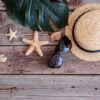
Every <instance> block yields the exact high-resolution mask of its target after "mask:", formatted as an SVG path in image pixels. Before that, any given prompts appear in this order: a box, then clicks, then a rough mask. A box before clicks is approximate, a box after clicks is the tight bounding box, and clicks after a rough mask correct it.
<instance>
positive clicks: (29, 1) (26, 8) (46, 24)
mask: <svg viewBox="0 0 100 100" xmlns="http://www.w3.org/2000/svg"><path fill="white" fill-rule="evenodd" d="M3 2H4V3H5V6H6V9H7V12H8V15H9V16H10V17H11V18H12V19H14V20H15V21H16V22H18V23H20V24H22V25H24V26H27V27H29V28H30V29H32V30H33V31H36V30H37V31H48V32H52V31H53V28H52V27H51V24H50V22H52V23H53V24H54V25H55V26H56V27H57V28H59V29H60V28H63V27H64V26H65V25H66V24H67V19H68V15H69V8H68V4H67V2H66V0H3Z"/></svg>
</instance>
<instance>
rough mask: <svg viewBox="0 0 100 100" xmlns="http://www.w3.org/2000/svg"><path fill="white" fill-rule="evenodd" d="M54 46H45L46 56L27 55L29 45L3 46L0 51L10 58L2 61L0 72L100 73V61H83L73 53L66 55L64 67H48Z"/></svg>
mask: <svg viewBox="0 0 100 100" xmlns="http://www.w3.org/2000/svg"><path fill="white" fill-rule="evenodd" d="M53 48H54V47H53V46H45V47H43V51H44V57H38V56H37V55H36V54H35V53H32V54H31V55H30V56H27V57H25V50H26V49H27V46H2V47H0V53H1V54H5V55H6V56H7V58H8V60H7V62H6V63H0V74H100V62H95V63H94V62H86V61H82V60H79V59H78V58H76V57H75V56H73V55H72V54H71V53H68V54H66V55H65V56H64V62H65V63H64V64H63V66H62V68H60V69H51V68H48V66H47V64H48V60H49V58H50V56H51V54H52V53H53Z"/></svg>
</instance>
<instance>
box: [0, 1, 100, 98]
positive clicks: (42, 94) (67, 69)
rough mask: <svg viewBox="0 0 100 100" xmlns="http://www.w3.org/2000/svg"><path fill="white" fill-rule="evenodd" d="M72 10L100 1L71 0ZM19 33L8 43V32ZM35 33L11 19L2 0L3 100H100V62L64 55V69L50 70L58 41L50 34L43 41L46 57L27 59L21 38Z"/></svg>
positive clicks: (0, 85) (0, 71) (0, 88)
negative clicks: (9, 30) (49, 64)
mask: <svg viewBox="0 0 100 100" xmlns="http://www.w3.org/2000/svg"><path fill="white" fill-rule="evenodd" d="M68 2H69V7H70V11H71V12H72V11H73V10H74V9H76V8H77V7H79V6H81V5H83V4H85V3H89V2H98V3H99V2H100V0H69V1H68ZM9 28H12V29H13V30H16V29H17V30H18V34H17V35H18V37H19V38H18V39H17V40H14V41H12V42H9V41H8V38H7V37H5V34H6V33H7V32H8V29H9ZM32 37H33V34H32V31H31V30H29V29H28V28H25V27H23V26H21V25H18V24H16V23H15V22H14V21H12V20H11V19H9V17H8V16H7V14H6V12H5V7H4V5H3V3H2V2H1V0H0V54H5V55H6V56H7V57H8V60H7V62H6V63H0V100H100V62H86V61H82V60H80V59H78V58H76V57H75V56H74V55H72V54H71V53H68V54H66V55H65V56H64V64H63V66H62V68H61V69H50V68H48V66H47V63H48V60H49V58H50V56H51V55H52V53H53V50H54V47H55V45H56V44H57V43H56V42H51V41H50V36H49V35H48V34H47V33H43V34H42V33H41V34H40V35H39V38H40V40H46V39H47V40H49V41H50V43H49V45H46V46H44V47H43V51H44V57H38V56H37V55H36V54H35V53H33V54H32V55H30V56H28V57H26V56H25V55H24V54H25V51H26V49H27V46H26V45H25V44H24V43H23V42H22V41H21V40H22V38H28V39H31V38H32Z"/></svg>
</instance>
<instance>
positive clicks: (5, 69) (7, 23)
mask: <svg viewBox="0 0 100 100" xmlns="http://www.w3.org/2000/svg"><path fill="white" fill-rule="evenodd" d="M71 2H72V1H71ZM74 2H75V1H73V2H72V3H71V4H75V3H74ZM76 3H77V2H76ZM75 5H76V4H75ZM9 28H12V29H13V30H18V33H17V36H18V37H19V38H18V39H16V40H14V41H12V42H9V41H8V38H7V37H6V36H5V34H6V33H7V32H8V30H9ZM32 37H33V33H32V31H31V30H30V29H28V28H26V27H23V26H21V25H19V24H16V23H15V22H14V21H12V20H11V19H10V18H9V17H8V16H7V15H6V13H5V12H3V11H1V12H0V54H5V55H6V56H7V58H8V59H7V62H6V63H0V74H60V75H61V74H100V68H99V67H100V62H85V61H82V60H79V59H78V58H76V57H75V56H74V55H72V54H71V53H68V54H65V56H64V64H63V66H62V68H61V69H50V68H48V61H49V59H50V56H51V55H52V53H53V50H54V47H55V45H56V44H57V42H51V41H50V35H48V34H47V33H45V32H42V33H40V34H39V38H40V40H49V41H50V43H49V44H48V45H46V46H44V47H43V52H44V57H43V58H40V57H38V56H37V55H36V54H35V53H32V55H30V56H28V57H25V51H26V49H27V46H26V45H25V44H24V43H23V42H22V38H27V39H32Z"/></svg>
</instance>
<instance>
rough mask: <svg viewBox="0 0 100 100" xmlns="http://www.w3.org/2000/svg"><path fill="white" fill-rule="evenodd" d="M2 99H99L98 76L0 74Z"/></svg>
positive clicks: (0, 95) (99, 78)
mask: <svg viewBox="0 0 100 100" xmlns="http://www.w3.org/2000/svg"><path fill="white" fill-rule="evenodd" d="M0 80H1V81H0V98H3V99H2V100H6V99H7V100H99V98H100V76H87V77H85V76H42V75H41V76H40V75H38V76H37V75H36V76H32V75H29V76H26V75H25V76H16V75H13V76H0Z"/></svg>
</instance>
